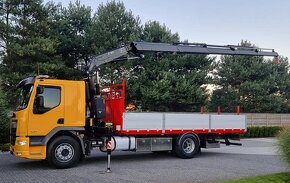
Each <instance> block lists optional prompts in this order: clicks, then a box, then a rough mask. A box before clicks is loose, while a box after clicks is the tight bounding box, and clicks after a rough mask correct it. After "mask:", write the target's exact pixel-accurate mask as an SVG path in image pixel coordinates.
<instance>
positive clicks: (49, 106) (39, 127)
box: [28, 85, 65, 136]
mask: <svg viewBox="0 0 290 183" xmlns="http://www.w3.org/2000/svg"><path fill="white" fill-rule="evenodd" d="M35 93H36V94H35V96H34V102H33V107H32V110H31V111H30V113H29V122H28V136H45V135H47V134H48V133H49V132H50V131H51V130H53V129H54V128H56V127H59V126H63V124H64V123H65V120H64V87H63V86H61V85H57V86H55V85H54V86H52V85H38V86H37V88H36V92H35Z"/></svg>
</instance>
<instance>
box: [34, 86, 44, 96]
mask: <svg viewBox="0 0 290 183" xmlns="http://www.w3.org/2000/svg"><path fill="white" fill-rule="evenodd" d="M43 91H44V89H43V86H38V87H37V88H36V94H37V95H39V94H43Z"/></svg>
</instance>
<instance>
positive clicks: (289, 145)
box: [278, 127, 290, 166]
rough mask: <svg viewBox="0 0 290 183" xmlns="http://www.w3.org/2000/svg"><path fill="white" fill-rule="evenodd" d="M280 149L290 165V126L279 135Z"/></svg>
mask: <svg viewBox="0 0 290 183" xmlns="http://www.w3.org/2000/svg"><path fill="white" fill-rule="evenodd" d="M278 147H279V151H280V153H281V155H282V157H283V159H284V161H285V162H286V163H288V165H289V166H290V128H289V127H288V128H285V129H284V130H282V131H281V133H280V134H279V136H278Z"/></svg>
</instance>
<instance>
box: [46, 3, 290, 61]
mask: <svg viewBox="0 0 290 183" xmlns="http://www.w3.org/2000/svg"><path fill="white" fill-rule="evenodd" d="M53 1H54V2H56V3H58V2H61V3H62V5H63V6H67V5H68V4H69V2H70V0H62V1H59V0H53ZM80 1H81V3H82V4H85V5H87V6H90V7H91V8H92V10H93V11H96V10H97V7H98V5H99V4H100V3H104V4H105V3H106V2H107V1H101V0H80ZM121 1H122V0H121ZM44 2H48V0H45V1H44ZM72 2H75V1H74V0H73V1H72ZM122 2H123V3H124V5H125V7H126V8H127V10H131V11H132V12H133V14H134V15H135V16H139V17H140V19H141V23H142V24H144V23H146V22H148V21H150V20H151V21H153V20H156V21H159V22H160V23H162V24H165V25H166V26H167V27H168V28H170V29H171V31H172V32H173V33H175V32H178V34H179V35H180V38H181V40H188V41H189V42H199V43H207V44H218V45H228V44H232V45H233V44H238V43H240V42H241V40H248V41H251V42H252V43H254V44H255V45H257V46H259V47H262V48H272V49H275V51H277V52H278V53H279V54H280V55H282V56H285V57H288V58H290V1H289V0H275V1H274V0H178V1H177V0H175V1H173V0H171V1H170V0H123V1H122Z"/></svg>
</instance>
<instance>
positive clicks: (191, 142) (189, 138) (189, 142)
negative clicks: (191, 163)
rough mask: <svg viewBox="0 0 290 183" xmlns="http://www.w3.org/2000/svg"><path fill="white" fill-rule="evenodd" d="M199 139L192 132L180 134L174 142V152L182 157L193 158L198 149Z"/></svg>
mask: <svg viewBox="0 0 290 183" xmlns="http://www.w3.org/2000/svg"><path fill="white" fill-rule="evenodd" d="M199 144H200V143H199V140H198V138H197V137H196V136H195V135H194V134H192V133H186V134H183V135H180V136H179V137H178V138H177V139H176V142H175V147H174V150H175V154H176V156H178V157H180V158H183V159H190V158H193V157H194V156H195V155H196V154H197V153H198V151H199V149H200V147H199Z"/></svg>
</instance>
